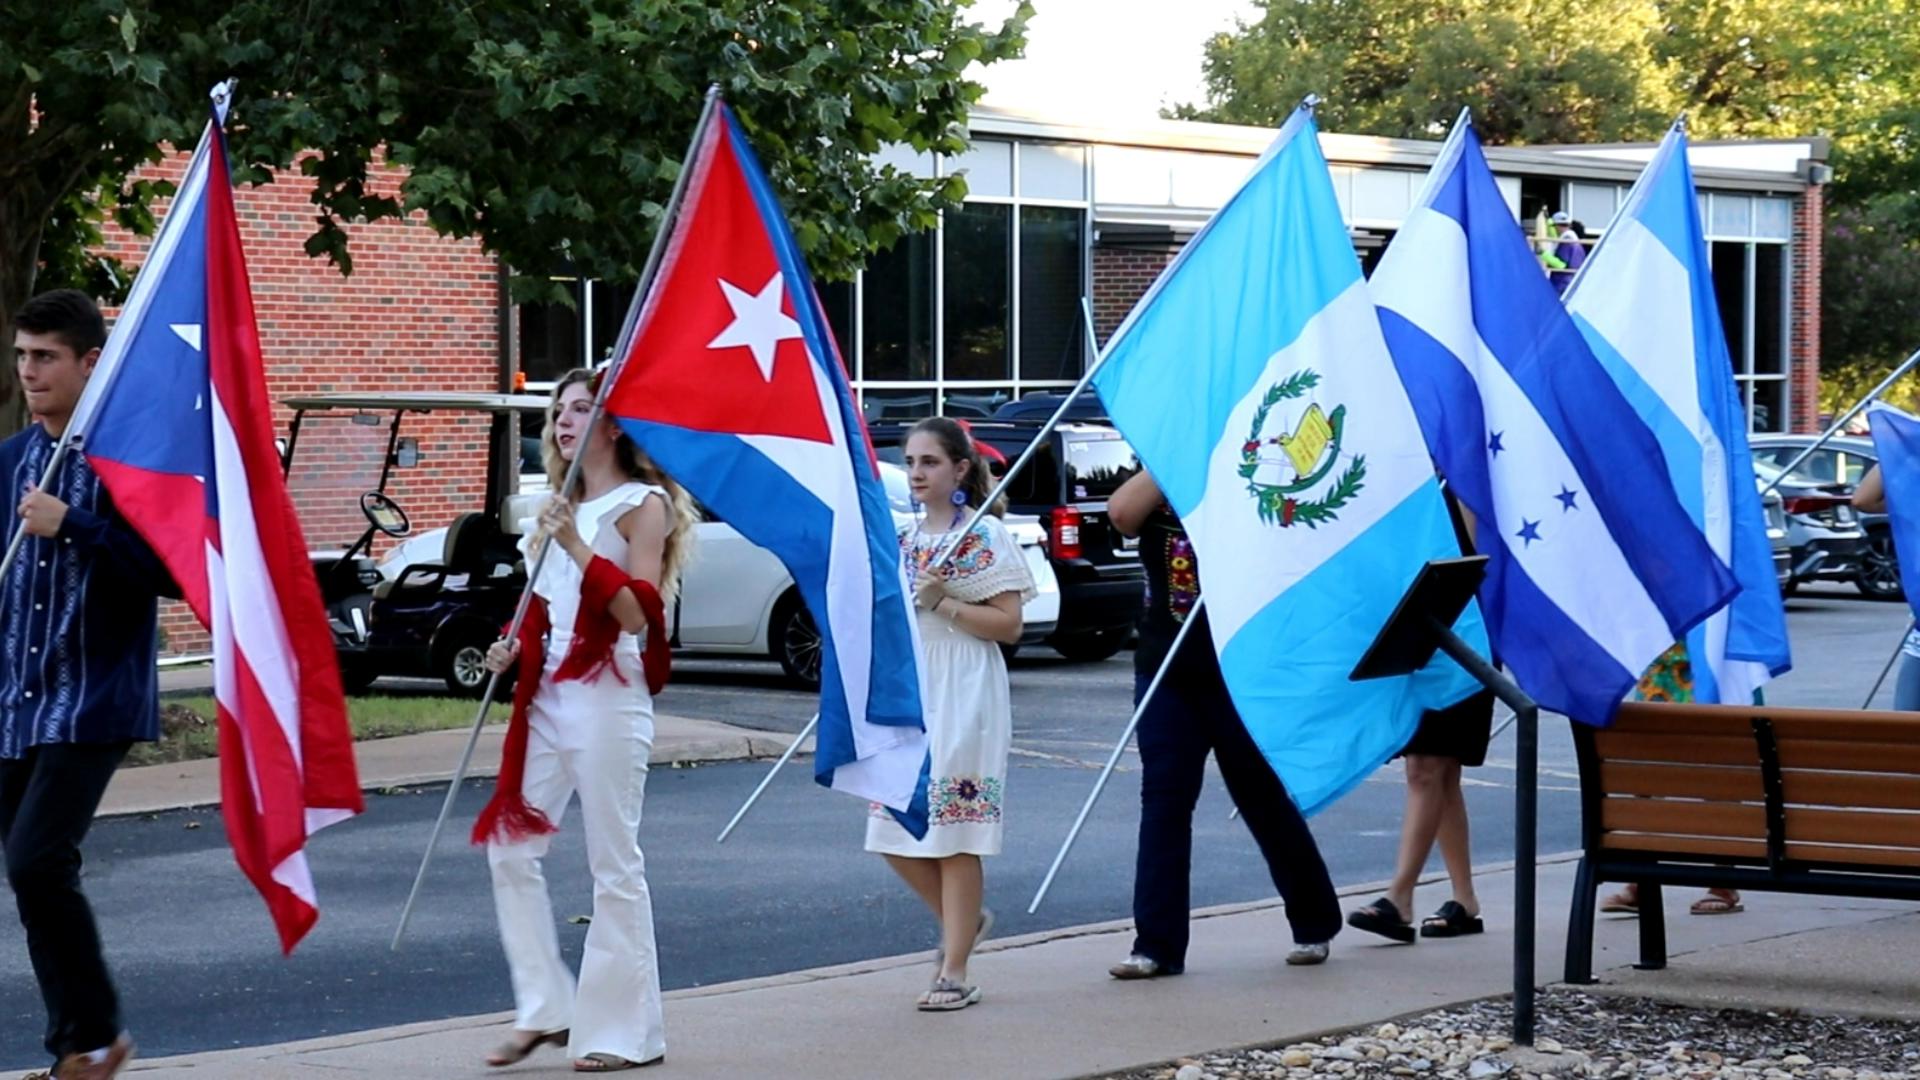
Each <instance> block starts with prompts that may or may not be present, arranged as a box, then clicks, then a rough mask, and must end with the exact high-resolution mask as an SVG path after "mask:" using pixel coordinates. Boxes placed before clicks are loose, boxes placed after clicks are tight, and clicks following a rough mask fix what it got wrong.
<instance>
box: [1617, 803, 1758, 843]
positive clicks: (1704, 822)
mask: <svg viewBox="0 0 1920 1080" xmlns="http://www.w3.org/2000/svg"><path fill="white" fill-rule="evenodd" d="M1600 828H1601V829H1602V830H1603V831H1606V832H1617V831H1623V830H1624V831H1628V832H1637V833H1654V834H1660V835H1665V836H1717V837H1725V838H1730V839H1740V840H1746V839H1752V840H1755V841H1760V842H1764V841H1765V840H1766V838H1767V810H1766V807H1764V806H1758V805H1750V804H1745V803H1730V802H1682V801H1679V800H1675V799H1633V798H1626V799H1605V800H1603V801H1602V802H1601V803H1600Z"/></svg>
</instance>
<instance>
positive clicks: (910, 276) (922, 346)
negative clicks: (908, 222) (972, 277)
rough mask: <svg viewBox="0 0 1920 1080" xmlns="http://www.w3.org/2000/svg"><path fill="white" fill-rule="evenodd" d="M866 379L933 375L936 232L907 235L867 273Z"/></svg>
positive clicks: (870, 267) (863, 344) (880, 379)
mask: <svg viewBox="0 0 1920 1080" xmlns="http://www.w3.org/2000/svg"><path fill="white" fill-rule="evenodd" d="M865 288H866V297H865V300H866V304H865V308H864V313H865V320H864V323H863V326H862V329H863V330H864V331H865V333H864V335H863V339H862V345H861V348H862V349H863V350H864V351H865V356H864V362H865V368H864V369H863V372H862V375H861V377H862V378H865V379H873V380H878V381H888V380H906V379H931V378H933V234H932V233H913V234H911V235H908V236H903V237H901V238H900V239H899V241H898V242H897V243H895V244H894V245H893V246H892V247H890V248H888V249H887V250H885V251H882V252H880V253H879V254H878V255H875V256H874V257H873V262H872V263H870V264H869V265H868V266H867V273H866V285H865Z"/></svg>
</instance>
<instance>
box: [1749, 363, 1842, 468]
mask: <svg viewBox="0 0 1920 1080" xmlns="http://www.w3.org/2000/svg"><path fill="white" fill-rule="evenodd" d="M1743 390H1744V393H1743V395H1742V396H1743V397H1744V398H1745V399H1746V401H1747V408H1748V412H1749V415H1750V416H1752V418H1753V421H1752V422H1753V430H1755V431H1785V430H1786V429H1787V382H1786V380H1785V379H1751V380H1747V381H1746V383H1745V386H1744V387H1743ZM1812 460H1813V459H1812V458H1808V459H1807V461H1808V463H1809V464H1811V462H1812ZM1807 469H1808V465H1807V464H1803V465H1801V466H1800V468H1799V469H1796V470H1795V474H1796V475H1798V474H1800V473H1804V472H1806V471H1807ZM1826 469H1827V470H1828V471H1827V473H1826V478H1825V479H1823V480H1822V481H1821V482H1822V483H1831V482H1833V481H1832V477H1833V476H1834V475H1835V472H1834V464H1833V463H1832V462H1829V463H1828V464H1827V466H1826Z"/></svg>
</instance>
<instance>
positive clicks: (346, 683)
mask: <svg viewBox="0 0 1920 1080" xmlns="http://www.w3.org/2000/svg"><path fill="white" fill-rule="evenodd" d="M379 677H380V673H379V672H378V671H375V670H374V669H373V667H372V665H370V664H360V663H352V664H348V663H343V664H341V665H340V688H341V689H342V690H345V691H346V692H347V693H349V694H364V693H366V692H367V689H368V688H369V687H371V686H372V685H373V681H374V680H375V679H378V678H379Z"/></svg>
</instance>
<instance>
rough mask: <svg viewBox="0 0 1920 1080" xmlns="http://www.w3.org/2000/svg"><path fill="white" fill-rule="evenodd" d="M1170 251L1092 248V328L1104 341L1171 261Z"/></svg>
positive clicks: (1172, 253) (1117, 327) (1132, 248)
mask: <svg viewBox="0 0 1920 1080" xmlns="http://www.w3.org/2000/svg"><path fill="white" fill-rule="evenodd" d="M1174 253H1175V252H1174V250H1172V249H1161V248H1135V247H1099V246H1095V247H1094V249H1093V329H1094V332H1095V333H1096V334H1098V335H1100V340H1101V341H1105V340H1107V338H1108V337H1109V336H1111V335H1112V334H1113V332H1114V331H1115V330H1118V329H1119V328H1120V323H1121V320H1123V319H1125V318H1126V317H1127V312H1129V311H1132V310H1133V305H1134V303H1135V302H1136V301H1138V300H1139V299H1140V297H1141V294H1143V293H1145V292H1146V291H1147V287H1148V286H1149V285H1152V284H1153V283H1154V281H1155V279H1157V278H1159V276H1160V271H1162V270H1164V269H1166V268H1167V264H1168V263H1170V262H1172V261H1173V256H1174Z"/></svg>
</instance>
